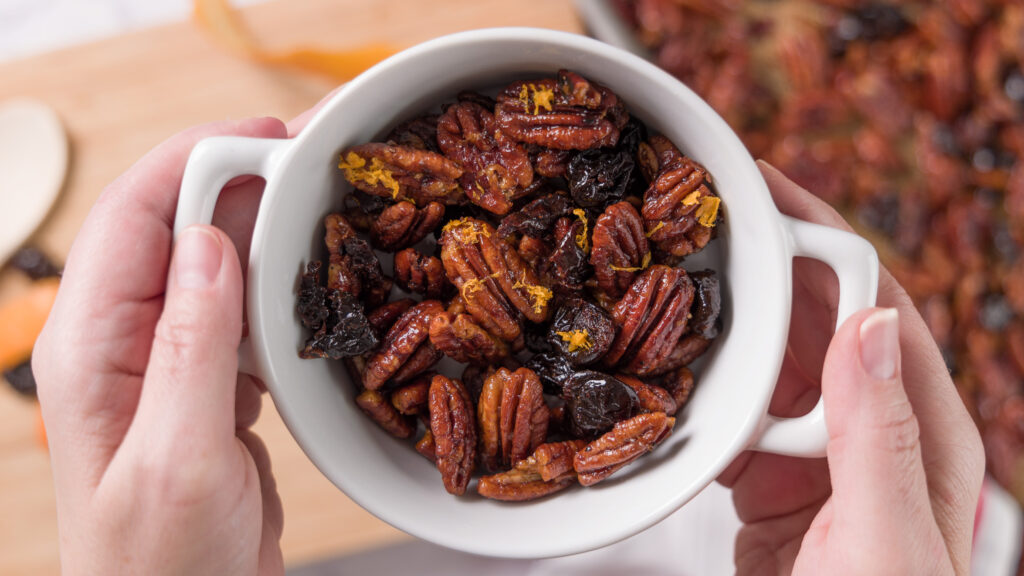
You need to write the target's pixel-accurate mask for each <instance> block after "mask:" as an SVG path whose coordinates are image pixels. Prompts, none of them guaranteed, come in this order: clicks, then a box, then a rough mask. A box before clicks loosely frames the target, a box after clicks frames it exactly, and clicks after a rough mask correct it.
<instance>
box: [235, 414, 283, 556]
mask: <svg viewBox="0 0 1024 576" xmlns="http://www.w3.org/2000/svg"><path fill="white" fill-rule="evenodd" d="M238 439H239V440H240V441H241V442H242V444H244V445H245V447H246V448H247V449H248V450H249V454H251V455H252V460H253V462H254V463H255V464H256V471H257V472H258V473H259V477H260V494H261V498H262V502H263V527H264V530H263V543H264V544H266V543H268V542H272V543H273V544H275V545H276V544H277V542H278V541H280V539H281V534H282V533H283V532H284V507H283V506H282V504H281V496H280V495H279V494H278V493H277V481H276V480H275V479H274V473H273V470H272V468H271V463H270V452H269V451H268V450H267V445H266V444H264V442H263V440H262V439H261V438H260V437H259V436H257V435H256V434H255V433H254V432H252V431H251V430H239V431H238ZM268 539H269V540H268ZM260 564H261V565H262V564H263V561H262V556H261V561H260Z"/></svg>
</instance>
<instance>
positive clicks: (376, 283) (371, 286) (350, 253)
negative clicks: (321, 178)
mask: <svg viewBox="0 0 1024 576" xmlns="http://www.w3.org/2000/svg"><path fill="white" fill-rule="evenodd" d="M324 227H325V229H326V232H325V234H324V244H325V245H326V246H327V253H328V254H329V257H330V265H329V267H328V270H327V287H328V288H330V289H332V290H338V291H340V292H345V293H348V294H351V295H352V296H355V297H357V298H361V299H362V300H363V301H365V302H366V304H367V305H368V306H370V307H374V306H379V305H381V304H383V303H384V302H385V301H387V299H388V295H389V294H390V293H391V285H392V281H391V279H390V278H388V277H387V276H385V275H384V271H383V270H382V269H381V266H380V260H378V259H377V255H376V254H374V252H373V249H372V248H370V245H369V244H368V243H367V242H366V240H363V239H362V238H357V237H356V233H355V230H353V228H352V226H351V225H350V224H349V222H348V220H346V219H345V217H344V216H342V215H341V214H328V215H327V217H326V218H325V219H324Z"/></svg>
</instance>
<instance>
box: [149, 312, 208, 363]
mask: <svg viewBox="0 0 1024 576" xmlns="http://www.w3.org/2000/svg"><path fill="white" fill-rule="evenodd" d="M202 332H203V329H202V326H201V325H200V324H199V322H198V321H197V319H196V318H195V317H192V316H185V317H182V316H181V315H174V316H168V315H165V316H164V317H163V318H161V319H160V321H159V322H158V323H157V325H156V332H155V333H154V335H153V337H154V348H159V349H160V351H161V354H162V355H163V356H164V358H166V359H167V360H168V361H169V362H171V363H172V364H174V365H178V363H179V362H185V361H187V360H189V359H190V358H192V357H193V356H194V355H195V354H196V353H197V351H198V350H199V347H198V346H197V345H196V343H197V341H198V340H199V337H200V336H201V334H202Z"/></svg>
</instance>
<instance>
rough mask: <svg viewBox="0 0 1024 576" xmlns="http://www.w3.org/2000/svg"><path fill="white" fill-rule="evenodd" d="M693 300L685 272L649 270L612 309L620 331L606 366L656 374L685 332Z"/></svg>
mask: <svg viewBox="0 0 1024 576" xmlns="http://www.w3.org/2000/svg"><path fill="white" fill-rule="evenodd" d="M693 298H694V287H693V282H691V281H690V278H689V277H688V276H687V274H686V271H685V270H683V269H681V268H669V267H668V266H661V265H658V266H652V267H650V268H648V269H647V270H646V271H644V273H643V274H641V275H640V276H639V277H638V278H637V279H636V281H635V282H633V285H632V286H630V288H629V291H627V292H626V295H625V296H623V297H622V300H619V302H618V303H617V304H616V305H615V306H614V307H613V308H612V310H611V314H612V318H613V319H615V321H616V323H617V324H618V325H619V327H620V328H619V333H618V335H616V337H615V341H614V342H612V346H611V349H609V350H608V354H606V355H605V357H604V363H605V364H606V365H607V366H614V365H616V364H620V365H621V367H622V369H623V371H625V372H628V373H631V374H636V375H639V376H643V375H646V374H653V373H655V372H656V371H657V370H658V369H659V368H660V367H661V365H662V363H663V362H665V360H666V358H667V357H668V356H669V355H670V354H671V353H672V350H673V349H674V348H675V347H676V344H677V343H678V342H679V337H680V336H681V335H682V334H683V333H684V332H685V331H686V327H687V317H688V316H689V314H690V307H691V305H692V304H693Z"/></svg>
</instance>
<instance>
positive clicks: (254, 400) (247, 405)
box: [235, 374, 263, 430]
mask: <svg viewBox="0 0 1024 576" xmlns="http://www.w3.org/2000/svg"><path fill="white" fill-rule="evenodd" d="M256 382H257V380H256V378H254V377H252V376H250V375H249V374H238V383H237V385H236V386H235V428H237V429H239V430H244V429H247V428H251V427H252V425H253V424H255V423H256V420H258V419H259V417H260V410H262V408H263V391H262V390H260V388H259V386H258V385H257V384H256Z"/></svg>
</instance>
